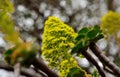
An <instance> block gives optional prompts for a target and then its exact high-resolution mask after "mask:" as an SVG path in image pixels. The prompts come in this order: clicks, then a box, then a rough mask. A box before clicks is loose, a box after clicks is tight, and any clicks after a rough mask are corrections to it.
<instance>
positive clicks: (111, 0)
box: [107, 0, 115, 11]
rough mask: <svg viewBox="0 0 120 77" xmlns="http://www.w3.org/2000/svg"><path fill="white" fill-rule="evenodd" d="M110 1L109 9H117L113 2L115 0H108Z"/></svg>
mask: <svg viewBox="0 0 120 77" xmlns="http://www.w3.org/2000/svg"><path fill="white" fill-rule="evenodd" d="M107 1H108V4H107V5H108V10H111V11H115V9H114V5H113V2H114V0H107Z"/></svg>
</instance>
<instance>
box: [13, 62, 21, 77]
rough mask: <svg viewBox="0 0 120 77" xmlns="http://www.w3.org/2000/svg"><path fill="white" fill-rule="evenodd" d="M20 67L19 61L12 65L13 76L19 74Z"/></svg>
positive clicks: (17, 76)
mask: <svg viewBox="0 0 120 77" xmlns="http://www.w3.org/2000/svg"><path fill="white" fill-rule="evenodd" d="M20 67H21V65H20V63H16V64H15V65H14V77H19V76H20V70H21V69H20Z"/></svg>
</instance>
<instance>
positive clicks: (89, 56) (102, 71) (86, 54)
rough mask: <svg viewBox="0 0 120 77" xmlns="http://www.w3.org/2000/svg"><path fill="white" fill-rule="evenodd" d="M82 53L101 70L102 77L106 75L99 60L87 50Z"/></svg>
mask: <svg viewBox="0 0 120 77" xmlns="http://www.w3.org/2000/svg"><path fill="white" fill-rule="evenodd" d="M81 53H82V54H83V55H84V56H85V58H87V60H88V61H89V62H91V63H92V64H93V65H95V66H96V68H97V70H98V71H99V73H100V75H101V76H102V77H106V76H105V73H104V70H103V69H102V68H101V67H100V66H99V65H98V63H97V61H96V60H95V59H94V58H93V57H92V56H91V55H90V53H88V52H87V51H82V52H81Z"/></svg>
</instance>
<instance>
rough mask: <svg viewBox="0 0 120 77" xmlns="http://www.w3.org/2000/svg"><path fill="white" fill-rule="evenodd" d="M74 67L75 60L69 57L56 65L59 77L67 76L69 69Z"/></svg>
mask: <svg viewBox="0 0 120 77" xmlns="http://www.w3.org/2000/svg"><path fill="white" fill-rule="evenodd" d="M74 67H78V65H77V61H76V60H75V59H74V58H72V57H71V58H70V59H68V60H64V61H62V62H61V63H60V64H59V67H58V70H59V74H60V77H67V74H68V73H69V72H70V69H71V68H74ZM78 68H79V67H78ZM80 69H81V68H80Z"/></svg>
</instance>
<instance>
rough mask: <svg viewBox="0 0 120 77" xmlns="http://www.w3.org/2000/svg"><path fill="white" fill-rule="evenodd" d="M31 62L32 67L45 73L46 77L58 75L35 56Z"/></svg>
mask: <svg viewBox="0 0 120 77" xmlns="http://www.w3.org/2000/svg"><path fill="white" fill-rule="evenodd" d="M32 64H33V65H34V67H36V68H38V69H40V70H41V71H43V72H44V73H46V74H47V75H48V77H59V76H58V75H57V74H56V73H54V72H53V71H52V70H50V69H49V68H48V66H47V65H46V64H45V63H44V62H43V61H42V60H41V59H38V58H35V60H34V61H33V63H32Z"/></svg>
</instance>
